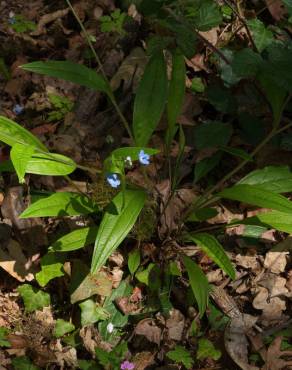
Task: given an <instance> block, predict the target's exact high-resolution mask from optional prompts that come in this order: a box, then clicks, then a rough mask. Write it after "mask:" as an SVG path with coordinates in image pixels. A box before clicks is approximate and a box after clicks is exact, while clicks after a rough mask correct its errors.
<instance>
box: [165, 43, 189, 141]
mask: <svg viewBox="0 0 292 370" xmlns="http://www.w3.org/2000/svg"><path fill="white" fill-rule="evenodd" d="M185 86H186V65H185V59H184V56H183V54H181V52H180V51H179V49H176V50H175V52H174V54H173V56H172V74H171V80H170V83H169V89H168V101H167V119H168V133H167V141H168V144H170V142H171V140H172V138H173V136H174V134H175V125H176V122H177V118H178V116H179V115H180V112H181V109H182V105H183V102H184V96H185Z"/></svg>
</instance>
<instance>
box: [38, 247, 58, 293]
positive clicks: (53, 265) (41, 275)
mask: <svg viewBox="0 0 292 370" xmlns="http://www.w3.org/2000/svg"><path fill="white" fill-rule="evenodd" d="M64 262H65V258H64V256H62V255H60V254H57V253H52V252H49V253H47V254H45V255H44V256H43V257H42V259H41V271H40V272H38V273H37V274H36V276H35V277H36V280H37V282H38V283H39V284H40V286H42V287H44V286H46V285H47V284H48V282H49V281H51V280H52V279H55V278H56V277H60V276H64V271H63V265H64Z"/></svg>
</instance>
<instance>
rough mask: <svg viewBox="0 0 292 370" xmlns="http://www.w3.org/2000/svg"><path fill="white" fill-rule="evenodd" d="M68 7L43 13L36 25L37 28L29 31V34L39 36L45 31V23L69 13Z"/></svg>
mask: <svg viewBox="0 0 292 370" xmlns="http://www.w3.org/2000/svg"><path fill="white" fill-rule="evenodd" d="M69 11H70V9H69V8H66V9H63V10H57V11H56V12H53V13H50V14H45V15H43V16H42V17H41V18H40V20H39V22H38V25H37V29H36V30H35V31H33V32H31V33H30V35H31V36H40V35H42V34H44V33H46V27H45V26H46V25H47V24H48V23H51V22H54V21H55V20H57V19H59V18H62V17H65V16H66V15H67V14H68V13H69Z"/></svg>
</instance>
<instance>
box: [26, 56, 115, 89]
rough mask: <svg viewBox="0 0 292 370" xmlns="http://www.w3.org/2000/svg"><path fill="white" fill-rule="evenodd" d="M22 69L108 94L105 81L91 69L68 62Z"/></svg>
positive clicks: (56, 62) (30, 64)
mask: <svg viewBox="0 0 292 370" xmlns="http://www.w3.org/2000/svg"><path fill="white" fill-rule="evenodd" d="M21 68H22V69H24V70H26V71H30V72H34V73H39V74H42V75H47V76H51V77H56V78H60V79H62V80H66V81H70V82H73V83H76V84H78V85H81V86H86V87H89V88H90V89H93V90H98V91H103V92H105V93H110V88H109V86H108V84H107V82H106V81H105V79H104V78H103V77H102V76H101V75H100V74H98V73H96V72H95V71H94V70H93V69H90V68H87V67H86V66H84V65H82V64H77V63H73V62H70V61H68V60H63V61H55V60H51V61H48V62H32V63H28V64H24V65H22V66H21Z"/></svg>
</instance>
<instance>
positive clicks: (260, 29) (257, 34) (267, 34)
mask: <svg viewBox="0 0 292 370" xmlns="http://www.w3.org/2000/svg"><path fill="white" fill-rule="evenodd" d="M246 23H247V25H248V28H249V29H250V31H251V33H252V36H253V40H254V43H255V45H256V47H257V49H258V51H259V52H260V53H261V52H262V51H263V50H264V49H265V48H266V47H267V46H269V45H270V44H271V43H272V42H273V41H274V36H273V33H272V31H270V30H269V29H267V28H266V27H265V25H264V23H263V22H261V21H260V20H259V19H256V18H254V19H249V20H248V21H247V22H246Z"/></svg>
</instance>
